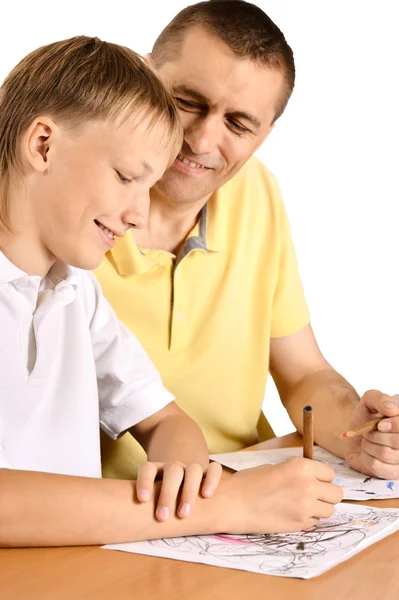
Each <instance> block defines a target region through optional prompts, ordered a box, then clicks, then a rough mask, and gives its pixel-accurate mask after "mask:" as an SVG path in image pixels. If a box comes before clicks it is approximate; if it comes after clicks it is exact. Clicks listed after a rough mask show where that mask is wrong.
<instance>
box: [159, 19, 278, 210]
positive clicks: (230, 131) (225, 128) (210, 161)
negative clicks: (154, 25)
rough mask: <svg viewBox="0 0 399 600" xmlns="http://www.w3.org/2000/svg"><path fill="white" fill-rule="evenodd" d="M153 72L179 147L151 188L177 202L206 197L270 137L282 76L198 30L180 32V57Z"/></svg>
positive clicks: (235, 171) (233, 173) (231, 175)
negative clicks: (167, 91) (170, 97)
mask: <svg viewBox="0 0 399 600" xmlns="http://www.w3.org/2000/svg"><path fill="white" fill-rule="evenodd" d="M157 74H158V76H159V77H160V78H161V79H162V81H163V82H164V83H165V84H166V85H167V86H169V87H170V88H171V89H172V90H173V93H174V95H175V97H176V98H177V102H178V105H179V108H180V118H181V120H182V123H183V128H184V143H183V147H182V150H181V153H180V154H179V157H178V158H177V159H176V161H175V163H174V165H173V167H171V168H170V169H169V170H168V171H167V172H166V173H165V175H164V177H163V178H162V180H161V181H159V182H158V183H157V184H156V186H155V190H156V191H157V192H158V193H160V194H161V195H163V196H166V197H168V198H171V199H174V200H176V201H179V202H193V201H198V200H200V199H205V198H208V197H209V196H210V195H211V194H212V193H213V192H214V191H215V190H217V189H218V188H219V187H221V186H222V185H223V184H224V183H225V182H226V181H228V180H229V179H231V177H233V175H235V174H236V173H237V171H238V170H239V169H240V168H241V167H242V165H243V164H244V163H245V162H246V161H247V160H248V159H249V158H250V157H251V156H252V154H253V153H254V152H255V151H256V150H257V149H258V148H259V146H260V145H261V143H262V142H263V141H264V140H265V139H266V137H267V136H268V134H269V133H270V131H271V129H272V122H273V119H274V117H275V114H276V107H277V105H278V100H279V99H280V97H281V94H282V91H283V86H284V81H283V75H282V74H281V72H280V71H277V70H274V69H273V70H272V69H269V68H267V67H263V66H259V65H257V64H256V63H254V62H252V61H249V60H242V59H238V58H237V57H236V56H235V55H234V54H233V52H232V51H231V50H230V49H229V48H228V47H227V46H226V44H224V43H223V42H221V41H220V40H219V39H218V38H216V37H215V36H213V35H211V34H209V33H207V32H206V31H204V30H203V29H199V28H193V29H191V30H189V31H188V32H187V33H186V36H185V39H184V41H183V44H182V48H181V52H180V57H179V58H178V59H177V60H175V61H172V62H165V63H164V64H163V65H162V66H161V67H160V68H159V69H158V70H157Z"/></svg>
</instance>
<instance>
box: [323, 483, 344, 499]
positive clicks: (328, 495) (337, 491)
mask: <svg viewBox="0 0 399 600" xmlns="http://www.w3.org/2000/svg"><path fill="white" fill-rule="evenodd" d="M343 496H344V492H343V490H342V488H341V487H340V486H339V485H336V484H335V483H319V485H318V488H317V499H318V500H319V501H321V502H324V503H328V504H338V503H339V502H341V500H342V498H343Z"/></svg>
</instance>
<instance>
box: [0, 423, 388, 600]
mask: <svg viewBox="0 0 399 600" xmlns="http://www.w3.org/2000/svg"><path fill="white" fill-rule="evenodd" d="M299 444H300V438H299V436H298V435H297V434H291V435H289V436H285V437H283V438H280V439H275V440H271V441H269V442H266V443H263V444H259V445H258V446H256V447H254V449H255V448H276V447H286V446H294V445H299ZM368 504H372V505H373V506H381V507H393V508H399V500H396V501H387V500H384V501H383V500H380V501H375V502H368ZM398 564H399V532H398V533H395V534H393V535H391V536H389V537H388V538H385V539H384V540H382V541H380V542H378V543H377V544H374V545H373V546H371V547H370V548H367V549H366V550H364V551H363V552H360V553H359V554H357V555H356V556H354V557H353V558H351V559H349V560H348V561H346V562H344V563H342V564H341V565H339V566H338V567H335V568H334V569H332V570H331V571H328V572H327V573H325V574H324V575H321V576H320V577H316V578H315V579H311V580H308V581H304V580H299V579H288V578H287V579H285V578H282V577H271V576H268V575H258V574H254V573H247V572H245V571H236V570H233V569H222V568H217V567H209V566H205V565H199V564H193V563H184V562H180V561H174V560H168V559H164V558H153V557H149V556H139V555H134V554H127V553H124V552H111V551H108V550H101V549H100V548H97V547H83V548H56V549H26V550H19V549H17V550H0V599H1V600H83V599H84V600H89V599H90V600H91V599H95V600H125V599H133V598H134V599H137V600H153V599H158V598H159V599H162V600H171V599H177V598H178V599H179V600H208V599H212V600H213V599H215V600H236V599H237V600H238V599H240V600H247V599H258V598H259V599H263V598H267V599H273V600H332V599H334V600H336V599H337V598H338V599H339V600H346V599H350V600H397V599H398V598H399V578H398V577H397V565H398Z"/></svg>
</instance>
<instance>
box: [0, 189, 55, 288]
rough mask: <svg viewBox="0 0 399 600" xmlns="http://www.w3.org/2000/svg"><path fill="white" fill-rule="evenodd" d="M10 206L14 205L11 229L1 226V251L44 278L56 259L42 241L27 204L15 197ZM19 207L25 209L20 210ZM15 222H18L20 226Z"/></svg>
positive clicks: (19, 266) (33, 273)
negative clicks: (19, 201) (17, 200)
mask: <svg viewBox="0 0 399 600" xmlns="http://www.w3.org/2000/svg"><path fill="white" fill-rule="evenodd" d="M9 206H10V207H13V209H12V210H10V214H9V226H10V230H11V231H8V230H7V229H5V228H4V227H3V228H0V251H1V252H2V253H3V254H4V256H5V257H6V258H7V259H8V260H9V261H10V262H12V263H13V265H15V266H16V267H18V269H21V271H24V272H25V273H27V275H38V276H39V277H41V279H44V277H46V275H47V273H48V272H49V270H50V269H51V267H52V266H53V264H54V263H55V261H56V259H55V258H54V257H53V256H50V255H49V253H48V252H46V251H45V249H44V248H43V246H42V244H41V243H40V241H39V238H38V235H37V232H36V231H35V227H34V220H33V219H32V218H30V215H29V214H28V211H26V204H23V203H20V204H19V203H18V202H16V198H14V199H13V201H12V203H11V202H10V203H9ZM19 207H21V208H22V209H23V208H25V210H18V208H19ZM13 223H18V227H16V226H14V225H13Z"/></svg>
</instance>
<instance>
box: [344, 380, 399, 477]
mask: <svg viewBox="0 0 399 600" xmlns="http://www.w3.org/2000/svg"><path fill="white" fill-rule="evenodd" d="M377 417H386V419H383V420H382V421H381V422H380V423H378V430H375V431H370V432H369V433H364V434H362V435H358V436H357V437H354V438H348V445H347V451H346V454H345V459H346V462H347V463H348V465H349V466H350V467H351V468H352V469H355V470H356V471H360V472H361V473H365V474H366V475H372V476H373V477H380V478H381V479H398V478H399V396H388V395H386V394H383V393H382V392H379V391H377V390H370V391H368V392H366V393H365V394H364V396H363V397H362V398H361V400H360V402H359V404H358V406H357V407H356V408H355V410H354V413H353V421H352V422H351V424H350V428H353V427H358V426H359V425H363V423H366V422H367V421H370V420H371V419H376V418H377ZM350 428H349V429H350Z"/></svg>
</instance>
